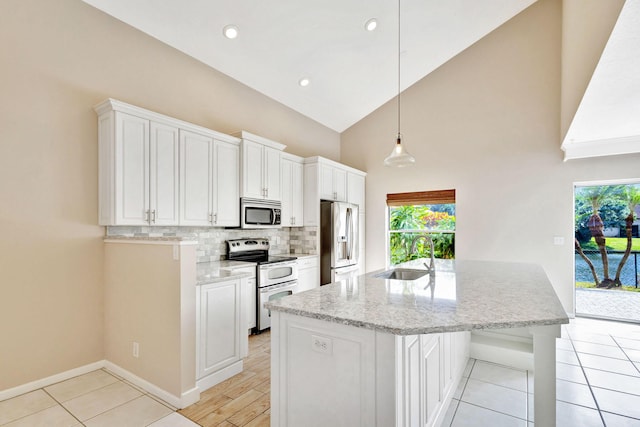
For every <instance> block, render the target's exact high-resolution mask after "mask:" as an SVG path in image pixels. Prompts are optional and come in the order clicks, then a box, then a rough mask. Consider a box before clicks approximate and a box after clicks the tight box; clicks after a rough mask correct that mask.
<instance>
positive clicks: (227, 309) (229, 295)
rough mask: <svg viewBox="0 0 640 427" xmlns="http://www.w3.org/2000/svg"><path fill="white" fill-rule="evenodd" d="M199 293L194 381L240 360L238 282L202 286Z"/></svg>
mask: <svg viewBox="0 0 640 427" xmlns="http://www.w3.org/2000/svg"><path fill="white" fill-rule="evenodd" d="M200 292H201V294H200V328H199V331H200V336H199V337H198V339H199V344H200V345H199V359H198V360H199V366H198V378H202V377H204V376H206V375H209V374H212V373H214V372H216V371H218V370H220V369H222V368H224V367H226V366H228V365H230V364H232V363H234V362H236V361H237V360H240V340H239V337H240V329H239V328H240V300H241V299H240V281H239V280H233V281H228V282H222V283H214V284H211V285H202V286H201V287H200ZM243 333H244V331H243Z"/></svg>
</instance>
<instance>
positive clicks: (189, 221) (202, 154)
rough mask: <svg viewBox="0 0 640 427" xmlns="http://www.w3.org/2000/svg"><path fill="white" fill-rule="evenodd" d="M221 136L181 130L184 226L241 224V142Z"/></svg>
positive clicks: (181, 212)
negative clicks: (223, 138) (226, 139)
mask: <svg viewBox="0 0 640 427" xmlns="http://www.w3.org/2000/svg"><path fill="white" fill-rule="evenodd" d="M218 138H220V137H217V138H214V137H213V136H211V135H203V134H199V133H195V132H190V131H186V130H180V224H181V225H194V226H197V225H204V226H207V225H208V226H220V227H237V226H238V225H239V224H240V213H239V209H240V206H239V201H238V200H239V192H240V185H239V180H238V177H239V167H240V146H239V142H238V141H235V142H234V141H223V140H221V139H218ZM227 138H230V137H227ZM234 139H235V138H234Z"/></svg>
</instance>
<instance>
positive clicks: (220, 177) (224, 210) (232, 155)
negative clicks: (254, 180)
mask: <svg viewBox="0 0 640 427" xmlns="http://www.w3.org/2000/svg"><path fill="white" fill-rule="evenodd" d="M213 159H214V161H213V163H214V164H213V188H214V195H213V205H214V207H213V225H219V226H223V227H237V226H239V225H240V182H239V177H240V170H239V169H240V147H238V146H237V145H235V144H231V143H228V142H224V141H215V142H214V154H213Z"/></svg>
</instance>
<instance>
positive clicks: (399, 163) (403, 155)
mask: <svg viewBox="0 0 640 427" xmlns="http://www.w3.org/2000/svg"><path fill="white" fill-rule="evenodd" d="M400 28H401V26H400V0H398V98H397V99H398V136H397V138H396V146H395V147H393V151H391V154H389V157H387V158H386V159H384V165H385V166H395V167H397V168H401V167H405V166H409V165H412V164H414V163H415V162H416V159H415V157H413V156H412V155H411V154H409V152H408V151H407V150H406V149H405V148H404V147H403V145H402V134H401V133H400Z"/></svg>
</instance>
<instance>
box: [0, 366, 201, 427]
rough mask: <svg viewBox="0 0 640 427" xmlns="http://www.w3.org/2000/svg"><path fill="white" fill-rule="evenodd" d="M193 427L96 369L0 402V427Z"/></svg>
mask: <svg viewBox="0 0 640 427" xmlns="http://www.w3.org/2000/svg"><path fill="white" fill-rule="evenodd" d="M196 425H197V424H194V423H193V422H191V421H190V420H188V419H187V418H185V417H183V416H182V415H180V414H178V413H176V412H175V408H172V407H171V406H169V405H168V404H166V403H164V402H162V401H160V400H159V399H157V398H155V397H154V396H152V395H150V394H147V393H146V392H144V391H143V390H140V389H138V388H137V387H135V386H133V385H131V384H129V383H128V382H126V381H124V380H123V379H122V378H120V377H118V376H116V375H113V374H111V373H109V372H107V371H105V370H102V369H101V370H97V371H93V372H90V373H88V374H85V375H81V376H79V377H75V378H71V379H69V380H67V381H63V382H60V383H57V384H53V385H51V386H49V387H45V388H43V389H39V390H36V391H32V392H30V393H27V394H23V395H21V396H18V397H14V398H13V399H8V400H5V401H2V402H0V426H11V427H40V426H42V427H45V426H46V427H75V426H87V427H103V426H104V427H115V426H118V427H121V426H132V427H146V426H153V427H190V426H196Z"/></svg>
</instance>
